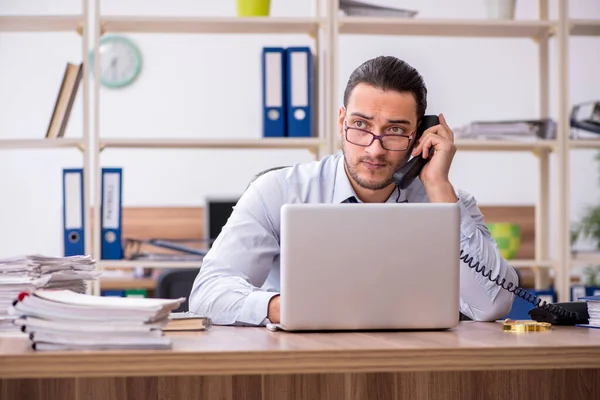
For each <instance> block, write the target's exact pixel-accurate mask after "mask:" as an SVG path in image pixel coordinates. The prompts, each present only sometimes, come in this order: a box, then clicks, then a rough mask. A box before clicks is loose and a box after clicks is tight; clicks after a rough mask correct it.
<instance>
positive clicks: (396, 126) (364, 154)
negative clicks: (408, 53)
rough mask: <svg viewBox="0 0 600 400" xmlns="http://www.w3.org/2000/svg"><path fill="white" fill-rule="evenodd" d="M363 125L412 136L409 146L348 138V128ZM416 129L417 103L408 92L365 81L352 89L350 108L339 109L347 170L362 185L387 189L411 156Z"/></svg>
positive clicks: (375, 132)
mask: <svg viewBox="0 0 600 400" xmlns="http://www.w3.org/2000/svg"><path fill="white" fill-rule="evenodd" d="M345 127H349V128H360V129H362V130H367V131H370V132H372V133H373V134H375V135H383V134H401V135H406V136H410V147H409V148H408V149H406V150H404V151H391V150H386V149H385V148H383V147H382V146H381V142H380V141H379V140H375V141H373V143H371V145H370V146H368V147H361V146H357V145H355V144H352V143H349V142H348V141H347V140H346V128H345ZM416 128H417V103H416V101H415V98H414V96H413V95H412V93H409V92H403V93H400V92H396V91H387V92H384V91H383V90H381V89H378V88H375V87H373V86H369V85H366V84H362V83H361V84H358V85H356V87H355V88H354V90H353V91H352V94H351V96H350V98H349V100H348V105H347V108H346V109H344V107H342V108H341V109H340V112H339V118H338V129H339V132H340V136H341V141H342V151H343V153H344V159H345V163H346V169H347V171H348V174H349V175H350V177H351V178H352V179H353V180H354V181H355V182H356V184H358V185H359V186H360V187H363V188H365V189H369V190H380V189H384V188H386V187H387V186H389V185H390V184H391V183H392V175H393V174H394V172H395V171H396V170H397V169H398V168H400V167H401V166H402V165H404V163H406V161H408V159H409V156H410V151H411V148H412V146H414V136H415V130H416Z"/></svg>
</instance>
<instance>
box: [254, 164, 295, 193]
mask: <svg viewBox="0 0 600 400" xmlns="http://www.w3.org/2000/svg"><path fill="white" fill-rule="evenodd" d="M288 167H289V165H282V166H280V167H272V168H267V169H265V170H264V171H261V172H259V173H258V174H256V175H254V177H253V178H252V179H251V180H250V182H248V186H246V190H248V188H249V187H250V185H251V184H252V182H254V181H255V180H256V179H257V178H258V177H259V176H262V175H264V174H266V173H267V172H270V171H275V170H278V169H282V168H288Z"/></svg>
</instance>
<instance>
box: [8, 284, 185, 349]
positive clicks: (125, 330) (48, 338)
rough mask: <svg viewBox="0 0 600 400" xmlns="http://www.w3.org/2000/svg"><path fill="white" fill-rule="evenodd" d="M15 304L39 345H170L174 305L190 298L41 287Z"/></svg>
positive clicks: (14, 309)
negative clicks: (166, 328) (95, 293)
mask: <svg viewBox="0 0 600 400" xmlns="http://www.w3.org/2000/svg"><path fill="white" fill-rule="evenodd" d="M20 297H21V298H20V299H19V301H18V302H17V303H16V304H15V305H14V306H13V307H11V310H10V312H11V313H12V314H13V315H15V316H16V317H17V318H16V319H15V324H16V325H18V326H21V327H22V329H23V332H25V333H28V334H29V338H30V340H31V341H32V347H33V349H35V350H39V351H44V350H110V349H119V350H123V349H170V348H171V346H172V343H171V339H170V338H169V337H167V336H164V333H163V331H162V328H163V327H164V326H165V325H166V324H167V322H168V318H169V315H170V313H171V311H172V310H174V309H176V308H178V307H179V306H180V304H181V303H182V302H183V301H185V298H179V299H152V298H135V297H112V296H106V297H104V296H92V295H86V294H81V293H75V292H72V291H69V290H44V289H42V290H36V291H35V292H33V293H32V294H30V295H26V296H20Z"/></svg>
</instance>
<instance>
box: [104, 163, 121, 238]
mask: <svg viewBox="0 0 600 400" xmlns="http://www.w3.org/2000/svg"><path fill="white" fill-rule="evenodd" d="M119 181H120V174H119V173H116V172H107V173H105V174H104V193H103V199H102V202H103V204H104V215H103V216H102V226H103V228H108V229H118V228H119V220H120V218H119V217H120V216H119V212H120V207H119V197H120V193H119V189H120V185H119V183H120V182H119Z"/></svg>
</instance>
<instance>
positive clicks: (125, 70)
mask: <svg viewBox="0 0 600 400" xmlns="http://www.w3.org/2000/svg"><path fill="white" fill-rule="evenodd" d="M98 52H99V54H100V83H101V84H102V85H104V86H106V87H110V88H120V87H124V86H127V85H129V84H131V83H132V82H133V81H134V80H135V79H136V78H137V76H138V75H139V74H140V70H141V67H142V57H141V54H140V51H139V49H138V48H137V46H136V45H134V44H133V43H132V42H131V41H130V40H129V39H126V38H124V37H121V36H107V37H103V38H102V39H101V40H100V48H99V50H98ZM90 64H91V66H92V69H93V67H94V52H93V51H92V53H91V54H90Z"/></svg>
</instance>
